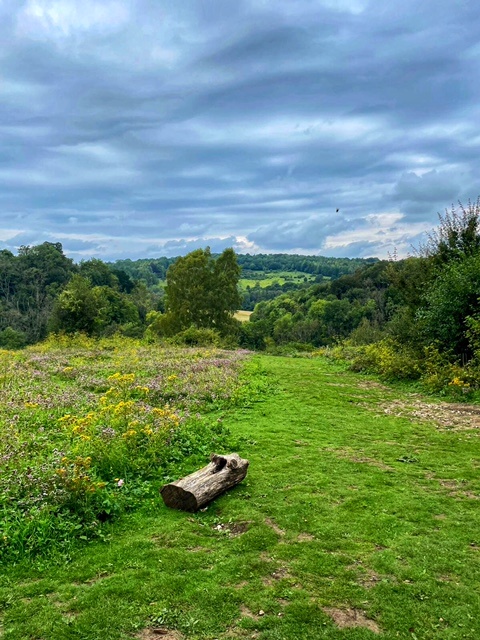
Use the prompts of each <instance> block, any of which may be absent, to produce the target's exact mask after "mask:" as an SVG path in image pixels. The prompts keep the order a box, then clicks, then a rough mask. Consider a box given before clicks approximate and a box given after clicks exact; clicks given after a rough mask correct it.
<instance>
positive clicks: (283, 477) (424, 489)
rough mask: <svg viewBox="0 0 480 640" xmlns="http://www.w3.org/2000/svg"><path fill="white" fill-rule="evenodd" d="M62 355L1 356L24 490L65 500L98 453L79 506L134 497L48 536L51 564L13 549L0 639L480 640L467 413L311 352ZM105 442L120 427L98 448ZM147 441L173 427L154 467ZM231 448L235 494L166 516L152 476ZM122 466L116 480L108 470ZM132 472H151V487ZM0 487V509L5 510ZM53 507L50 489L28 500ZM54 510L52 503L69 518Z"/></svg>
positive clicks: (479, 526) (75, 351) (2, 590)
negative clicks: (59, 538)
mask: <svg viewBox="0 0 480 640" xmlns="http://www.w3.org/2000/svg"><path fill="white" fill-rule="evenodd" d="M58 346H61V347H62V348H52V345H44V346H43V347H37V348H36V349H32V350H30V349H29V350H26V351H23V352H18V353H16V354H15V355H14V356H12V355H10V356H9V359H8V358H7V356H6V355H5V354H2V393H4V403H3V404H4V408H3V412H4V415H3V416H2V424H3V425H4V427H3V428H5V429H6V433H8V434H10V436H9V437H10V439H11V441H12V442H17V445H18V446H17V448H16V449H15V451H17V454H16V455H17V459H16V461H15V463H12V469H13V467H14V466H15V467H16V468H17V473H16V477H17V485H18V487H19V489H18V491H20V488H21V487H25V486H27V485H25V483H26V482H27V481H28V478H27V476H28V474H29V473H30V474H33V476H34V478H37V479H39V478H41V477H43V476H42V475H41V474H42V473H44V472H45V473H46V474H47V476H48V477H49V478H54V479H55V481H54V483H53V484H54V486H55V487H57V491H58V490H60V489H62V490H63V491H66V488H65V487H66V486H71V482H72V481H73V479H74V478H75V462H74V460H75V459H76V458H74V456H80V457H82V458H83V459H85V458H87V457H90V458H91V461H90V462H89V464H88V467H84V468H82V470H81V473H80V474H79V475H80V476H82V475H83V476H88V478H89V480H88V481H87V480H85V482H87V484H91V483H97V482H98V483H101V482H106V485H105V487H99V488H97V489H95V492H92V493H91V494H90V493H88V492H87V493H88V499H90V495H91V496H96V495H97V491H98V492H99V495H104V494H103V493H102V492H105V491H107V492H108V497H109V499H111V500H112V501H113V499H114V497H116V496H121V495H124V493H123V492H125V497H124V500H125V503H124V504H123V506H122V504H120V503H119V507H118V508H119V511H118V514H113V515H114V516H115V515H116V516H117V517H116V518H115V517H112V519H111V521H110V520H108V519H107V520H105V521H104V522H101V521H100V520H99V521H98V524H97V525H96V527H97V528H98V529H100V531H101V532H102V535H93V534H91V533H86V534H85V525H84V524H82V521H81V519H80V520H79V524H81V527H82V528H81V529H79V531H82V532H83V533H81V535H80V536H79V537H80V539H78V537H77V538H76V539H75V543H74V542H69V543H68V544H67V542H65V544H64V545H63V546H62V545H61V544H58V542H57V544H56V550H54V552H53V553H50V552H46V550H45V549H42V548H41V546H40V545H39V543H38V544H37V547H35V548H28V546H27V547H24V548H21V547H20V546H19V545H13V546H12V547H11V549H10V552H9V553H6V554H5V556H4V566H3V572H2V574H1V575H0V637H4V638H8V639H9V640H25V639H30V640H65V639H68V640H69V639H72V640H73V639H80V638H81V639H82V640H94V639H95V640H97V639H100V638H102V640H128V639H130V640H131V639H139V640H151V639H153V638H157V637H164V638H167V640H179V639H180V638H192V639H198V640H214V639H215V638H216V639H218V640H220V639H223V640H226V639H233V638H256V639H258V640H287V639H288V640H290V639H292V638H295V639H299V640H314V639H316V638H325V639H327V640H367V639H373V638H375V637H379V638H384V639H387V640H390V639H391V640H394V639H397V638H401V639H405V640H406V639H409V640H430V639H432V640H433V639H435V638H442V640H444V639H445V640H457V639H460V638H462V639H463V638H466V639H471V640H473V639H476V638H478V637H480V598H479V594H478V583H479V580H480V538H479V533H478V532H479V531H480V513H479V510H478V500H479V497H480V481H479V479H478V464H479V460H480V446H479V438H478V428H479V426H480V424H479V423H478V420H479V417H478V414H479V412H478V410H477V409H476V407H475V406H473V407H470V406H469V405H466V404H465V405H458V404H457V405H453V406H452V405H448V404H446V403H440V402H438V401H436V400H435V399H432V398H425V397H423V396H421V395H420V394H418V393H417V392H416V391H415V390H413V389H411V388H407V387H405V388H400V387H390V386H386V385H384V384H381V383H380V382H378V381H377V380H376V379H375V378H373V377H371V376H361V375H359V374H356V373H354V372H351V371H349V370H348V369H347V368H346V366H345V365H343V364H342V363H339V362H333V361H331V360H327V359H324V358H321V357H319V358H315V357H305V358H283V357H273V356H266V355H261V356H260V355H255V356H252V355H251V354H246V353H243V352H240V353H238V352H217V351H214V350H205V349H202V350H190V349H188V350H185V351H182V350H170V349H162V348H161V347H152V348H150V347H148V348H147V347H142V346H141V345H138V344H135V343H133V342H122V343H119V342H118V341H115V340H113V341H112V344H111V345H110V347H108V345H107V344H106V343H103V345H102V346H101V347H100V346H99V345H98V343H91V344H84V345H76V346H75V345H71V344H70V345H68V344H66V345H58V344H57V347H58ZM14 372H16V373H14ZM22 372H24V373H22ZM22 375H24V378H22ZM132 376H134V378H132ZM22 381H23V382H22ZM146 388H148V389H149V391H148V392H147V391H145V389H146ZM186 389H188V391H186ZM102 398H106V399H105V400H102ZM122 403H124V404H122ZM125 403H126V405H127V406H125ZM30 405H37V406H30ZM106 407H111V408H109V409H106ZM115 407H117V408H118V407H120V409H118V411H117V410H116V409H115ZM133 407H135V414H134V413H133ZM142 407H143V408H144V409H145V410H141V408H142ZM155 409H157V410H162V411H163V413H162V415H161V416H160V417H159V418H158V422H156V420H157V418H155V419H154V417H153V416H154V415H155V414H154V413H153V412H154V410H155ZM131 410H132V414H131V415H130V411H131ZM152 414H153V415H152ZM89 415H91V416H92V417H90V418H89V417H88V416H89ZM66 416H69V417H66ZM135 420H138V421H139V423H140V424H133V425H132V422H133V421H135ZM190 420H193V422H189V421H190ZM5 425H6V426H5ZM189 425H190V426H189ZM105 429H106V430H109V429H113V430H114V431H115V436H112V434H111V433H110V432H108V434H109V435H108V437H109V438H110V437H113V438H114V440H113V442H114V443H115V444H114V446H111V447H108V448H107V451H106V452H105V448H106V447H104V445H103V440H102V438H103V437H104V434H103V432H104V430H105ZM149 429H151V430H152V431H154V432H155V434H156V435H155V437H154V440H155V438H164V435H160V434H165V433H166V432H168V433H170V436H169V437H167V439H166V440H165V439H163V440H161V446H159V447H158V449H157V448H155V447H156V446H157V445H156V443H157V440H155V447H154V451H155V452H156V453H152V450H151V449H150V448H149V447H148V446H144V445H145V443H146V442H150V440H149V439H148V438H147V436H149V437H153V434H149V433H148V430H149ZM142 430H144V431H145V430H146V431H147V433H146V434H145V433H144V431H143V432H142ZM130 431H135V432H136V433H135V434H129V432H130ZM120 433H121V435H120ZM126 434H129V435H126ZM176 435H178V439H176ZM82 436H83V437H82ZM88 437H90V438H91V439H90V440H88ZM15 438H17V440H15ZM125 440H126V441H127V442H128V446H125ZM23 441H25V442H26V443H27V445H21V442H23ZM117 441H118V442H117ZM109 442H110V441H109ZM189 442H190V444H189ZM141 443H143V444H141ZM22 447H24V448H22ZM152 447H153V444H152ZM232 447H234V448H235V450H237V451H238V453H240V455H242V457H246V458H248V459H249V460H250V469H249V472H248V475H247V478H246V479H245V480H244V481H243V482H242V483H241V484H240V485H239V486H238V487H236V488H235V489H233V490H232V491H230V492H228V493H226V494H224V495H223V496H222V497H220V498H219V499H217V500H216V501H214V502H213V503H212V504H211V505H210V506H209V507H208V508H207V509H206V510H204V511H200V512H198V513H196V514H189V513H184V512H179V511H173V510H170V509H168V508H166V507H165V506H164V505H163V503H162V502H161V500H160V499H159V496H158V487H159V486H160V484H161V482H162V481H165V480H168V479H170V478H172V477H178V476H179V475H182V474H184V473H188V472H191V471H193V470H194V469H196V468H198V467H199V466H202V465H203V464H205V462H206V461H207V459H208V453H209V452H210V450H215V451H218V452H224V451H228V450H232ZM130 449H131V450H136V451H137V454H138V455H135V456H133V454H132V453H131V451H130ZM13 450H14V448H13V447H12V446H10V449H9V451H13ZM25 450H26V451H27V453H28V455H29V456H30V458H31V459H32V460H33V461H34V464H33V463H31V466H30V468H29V469H27V464H28V462H27V459H26V456H25V455H24V451H25ZM169 451H170V453H169ZM114 452H115V455H113V454H114ZM5 455H6V449H5V448H4V450H3V451H2V456H3V457H4V458H5ZM105 456H106V457H105ZM156 456H158V457H156ZM27 457H28V456H27ZM4 458H3V459H4ZM64 458H66V459H67V460H66V461H64V460H63V459H64ZM12 459H13V458H12ZM72 459H73V462H72ZM120 459H121V460H123V461H124V462H123V463H122V464H124V465H125V467H123V468H121V467H115V466H112V465H115V464H116V461H117V462H118V461H119V460H120ZM42 460H43V462H41V461H42ZM139 460H144V461H145V464H147V463H148V464H147V467H148V469H149V471H148V473H146V475H145V476H143V477H141V475H139V476H138V477H137V474H141V470H140V468H143V465H142V467H139V466H138V461H139ZM67 461H68V462H67ZM3 464H5V461H4V462H3ZM102 464H103V465H104V466H102ZM157 464H158V465H159V466H158V467H157ZM42 465H43V467H42ZM109 465H110V466H109ZM148 465H150V466H148ZM8 469H10V467H8V461H7V470H8ZM59 469H65V471H66V472H67V473H68V474H69V475H68V478H69V482H70V484H69V483H67V485H65V481H64V476H63V475H62V473H60V474H59V473H58V470H59ZM155 469H157V471H155ZM9 473H10V485H9V486H11V491H15V490H16V489H15V487H14V485H15V480H14V478H15V473H14V472H13V471H11V472H10V471H9ZM176 474H178V476H176ZM7 475H8V474H7ZM2 476H3V474H2ZM136 478H137V479H136ZM120 481H123V482H120ZM2 482H3V483H4V485H2V490H1V495H2V496H3V498H2V499H3V509H4V511H5V508H6V506H7V511H8V505H9V504H10V505H13V504H14V502H15V500H14V499H10V498H9V497H8V496H5V481H4V480H3V479H2ZM30 482H31V484H30V485H28V487H29V491H32V490H34V487H35V481H34V480H30ZM52 482H53V481H52ZM129 487H131V491H132V493H133V494H134V493H135V491H138V494H137V495H136V496H135V495H132V496H130V495H129V494H128V493H127V491H128V490H129ZM22 490H23V493H22V495H23V499H24V500H26V499H27V498H28V495H30V494H29V491H26V490H24V489H22ZM44 493H47V496H48V495H49V486H46V487H45V488H44V489H43V490H42V491H40V490H39V491H38V492H37V493H35V494H34V495H36V496H37V498H38V497H42V496H43V499H46V498H47V496H45V495H44ZM127 498H128V499H127ZM62 500H63V498H62ZM130 500H131V501H130ZM40 502H41V501H40ZM59 504H61V505H62V506H61V508H60V507H58V506H55V507H50V508H51V509H53V510H55V509H57V513H58V509H59V508H60V512H61V513H66V511H65V509H66V506H65V502H60V503H59ZM12 508H13V507H12ZM96 508H97V509H98V506H97V507H96ZM34 510H35V507H34ZM28 512H29V511H28V510H25V511H24V515H27V514H28ZM71 513H73V512H71ZM95 513H96V514H97V515H98V512H95ZM55 517H57V519H58V516H55ZM65 517H66V516H65ZM69 517H71V515H70V516H69ZM17 518H20V514H19V513H18V514H17ZM12 519H13V516H12ZM46 519H47V520H48V518H46ZM97 519H98V518H97ZM12 521H13V520H12ZM10 526H12V527H13V525H10ZM18 526H19V527H20V525H18ZM38 531H41V529H38ZM50 531H51V532H52V533H51V534H50V535H51V536H53V535H58V530H57V534H55V533H54V529H50ZM73 533H75V532H73ZM82 536H85V537H86V538H87V539H81V538H82ZM64 540H65V541H66V540H71V537H68V536H66V535H65V536H64ZM50 544H51V539H48V538H46V539H45V546H46V547H48V546H49V545H50ZM13 549H21V552H22V554H23V558H24V559H23V560H22V556H21V555H20V551H19V552H18V555H15V554H12V551H13Z"/></svg>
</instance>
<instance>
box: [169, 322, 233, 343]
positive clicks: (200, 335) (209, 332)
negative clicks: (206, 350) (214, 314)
mask: <svg viewBox="0 0 480 640" xmlns="http://www.w3.org/2000/svg"><path fill="white" fill-rule="evenodd" d="M221 341H222V339H221V336H220V334H219V333H218V331H215V329H204V328H197V327H190V328H188V329H185V331H181V332H180V333H177V335H175V336H174V337H173V338H172V339H171V342H172V344H176V345H185V346H187V347H212V346H213V347H218V345H219V344H220V343H221Z"/></svg>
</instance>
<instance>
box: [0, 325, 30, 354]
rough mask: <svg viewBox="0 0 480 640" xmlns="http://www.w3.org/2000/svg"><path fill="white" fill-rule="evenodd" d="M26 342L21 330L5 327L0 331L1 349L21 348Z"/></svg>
mask: <svg viewBox="0 0 480 640" xmlns="http://www.w3.org/2000/svg"><path fill="white" fill-rule="evenodd" d="M26 343H27V337H26V335H25V334H24V333H23V331H16V330H15V329H12V327H7V328H6V329H3V331H0V347H1V348H2V349H21V348H22V347H24V346H25V345H26Z"/></svg>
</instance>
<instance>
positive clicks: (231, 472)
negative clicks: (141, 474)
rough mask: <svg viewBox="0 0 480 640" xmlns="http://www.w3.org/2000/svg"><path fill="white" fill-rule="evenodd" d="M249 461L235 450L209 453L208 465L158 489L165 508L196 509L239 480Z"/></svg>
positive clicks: (243, 476) (245, 473)
mask: <svg viewBox="0 0 480 640" xmlns="http://www.w3.org/2000/svg"><path fill="white" fill-rule="evenodd" d="M248 465H249V461H248V460H244V459H243V458H240V456H239V455H238V453H231V454H229V455H226V456H219V455H217V454H216V453H212V455H211V456H210V464H208V465H207V466H206V467H203V468H202V469H199V470H198V471H195V473H191V474H190V475H189V476H185V478H181V479H180V480H177V481H176V482H171V483H170V484H166V485H165V486H164V487H163V488H162V489H161V490H160V493H161V494H162V498H163V501H164V502H165V504H166V505H167V507H172V509H182V510H183V511H198V509H200V508H201V507H203V505H205V504H207V503H208V502H210V501H211V500H213V499H214V498H216V497H217V496H219V495H220V494H222V493H223V492H224V491H227V489H231V487H234V486H235V485H237V484H238V483H239V482H241V481H242V480H243V479H244V478H245V476H246V475H247V469H248Z"/></svg>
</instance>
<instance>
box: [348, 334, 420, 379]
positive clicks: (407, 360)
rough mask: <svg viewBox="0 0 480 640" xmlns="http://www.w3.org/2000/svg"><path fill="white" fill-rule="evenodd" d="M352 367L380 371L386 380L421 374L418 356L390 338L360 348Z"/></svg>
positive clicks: (416, 376)
mask: <svg viewBox="0 0 480 640" xmlns="http://www.w3.org/2000/svg"><path fill="white" fill-rule="evenodd" d="M351 368H352V370H353V371H368V372H372V373H378V374H380V375H381V376H382V378H384V379H386V380H416V379H418V378H419V377H420V375H421V367H420V364H419V361H418V358H417V356H416V355H415V354H413V353H412V352H411V351H409V350H408V349H407V348H406V347H404V346H398V345H396V344H395V343H394V342H393V341H392V340H390V339H388V338H386V339H384V340H381V341H380V342H376V343H374V344H369V345H366V346H365V347H363V348H362V349H361V350H359V351H358V352H357V355H355V356H354V357H353V361H352V364H351Z"/></svg>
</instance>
